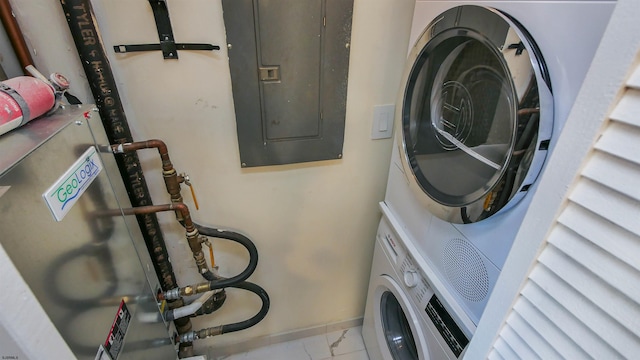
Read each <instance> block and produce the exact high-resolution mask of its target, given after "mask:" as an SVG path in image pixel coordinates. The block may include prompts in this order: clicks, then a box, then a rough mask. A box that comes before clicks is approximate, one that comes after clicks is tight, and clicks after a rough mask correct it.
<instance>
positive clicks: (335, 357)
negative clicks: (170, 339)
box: [210, 326, 369, 360]
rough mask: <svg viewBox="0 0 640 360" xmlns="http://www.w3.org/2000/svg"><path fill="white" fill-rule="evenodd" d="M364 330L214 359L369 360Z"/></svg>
mask: <svg viewBox="0 0 640 360" xmlns="http://www.w3.org/2000/svg"><path fill="white" fill-rule="evenodd" d="M361 331H362V327H361V326H358V327H353V328H349V329H344V330H338V331H334V332H330V333H327V334H323V335H316V336H311V337H308V338H303V339H299V340H294V341H288V342H283V343H279V344H274V345H270V346H265V347H261V348H258V349H255V350H252V351H249V352H246V353H241V354H235V355H230V356H222V357H215V356H210V359H213V360H328V359H331V360H369V356H367V352H366V350H365V349H364V342H363V341H362V332H361Z"/></svg>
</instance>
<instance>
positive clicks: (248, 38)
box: [222, 0, 353, 167]
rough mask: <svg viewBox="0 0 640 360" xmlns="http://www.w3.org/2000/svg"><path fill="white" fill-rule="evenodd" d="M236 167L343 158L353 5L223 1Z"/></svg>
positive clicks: (348, 1)
mask: <svg viewBox="0 0 640 360" xmlns="http://www.w3.org/2000/svg"><path fill="white" fill-rule="evenodd" d="M222 6H223V10H224V21H225V26H226V31H227V43H228V44H227V47H228V50H229V66H230V69H231V80H232V86H233V98H234V104H235V111H236V124H237V130H238V141H239V146H240V161H241V166H242V167H253V166H265V165H278V164H288V163H299V162H308V161H318V160H329V159H340V158H342V156H343V154H342V148H343V142H344V125H345V112H346V98H347V78H348V68H349V50H350V46H351V19H352V13H353V0H332V1H327V0H308V1H300V0H223V1H222Z"/></svg>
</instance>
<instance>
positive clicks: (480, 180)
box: [396, 6, 553, 223]
mask: <svg viewBox="0 0 640 360" xmlns="http://www.w3.org/2000/svg"><path fill="white" fill-rule="evenodd" d="M405 79H406V87H405V89H404V92H403V93H402V95H401V99H400V100H399V102H400V105H399V106H398V108H399V112H398V115H399V116H400V119H399V121H397V123H398V125H399V126H401V129H400V131H397V132H396V133H397V134H398V135H399V136H400V137H401V139H399V140H401V141H398V143H399V144H402V149H401V153H404V159H403V160H404V166H405V170H407V171H406V172H407V173H411V174H413V180H414V181H413V184H412V186H413V187H414V189H415V191H416V192H417V193H418V194H419V195H418V197H420V198H422V199H423V202H424V203H425V204H426V205H427V207H428V208H429V209H430V210H431V211H432V213H434V214H435V215H436V216H438V217H440V218H442V219H444V220H447V221H449V222H454V223H471V222H476V221H480V220H483V219H486V218H488V217H489V216H492V215H494V214H497V213H499V212H501V211H505V210H506V209H508V208H509V207H510V206H512V205H513V204H515V203H516V202H517V201H518V200H520V199H521V198H522V197H523V196H524V194H525V193H526V191H527V190H528V189H529V187H530V186H531V184H532V183H533V182H534V181H535V178H536V177H537V175H538V173H539V171H540V169H541V168H542V164H543V162H544V158H545V156H546V150H547V147H548V143H549V139H550V137H551V130H552V126H553V99H552V97H551V88H550V85H549V80H548V79H549V77H548V74H547V73H546V68H545V66H544V62H543V60H542V56H541V55H540V54H539V51H538V48H537V46H536V45H535V43H534V42H533V40H532V39H531V38H530V36H529V34H528V33H527V32H526V30H525V29H523V28H522V27H521V26H520V25H519V24H518V23H517V22H516V21H515V20H513V19H511V18H510V17H509V16H508V15H507V14H504V13H501V12H499V11H497V10H494V9H489V8H484V7H479V6H459V7H455V8H452V9H450V10H448V11H446V12H444V13H442V14H441V15H440V16H438V17H437V18H436V20H434V21H433V22H432V23H431V24H430V25H429V26H428V27H427V29H426V30H425V32H424V33H423V34H422V36H421V37H420V38H419V39H418V41H417V43H416V45H415V46H414V48H413V50H412V52H411V54H410V56H409V62H408V67H407V69H406V71H405Z"/></svg>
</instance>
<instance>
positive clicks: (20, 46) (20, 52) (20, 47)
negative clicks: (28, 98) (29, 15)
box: [0, 0, 33, 75]
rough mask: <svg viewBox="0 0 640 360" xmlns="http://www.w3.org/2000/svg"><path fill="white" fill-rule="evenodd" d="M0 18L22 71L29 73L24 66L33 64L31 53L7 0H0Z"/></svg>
mask: <svg viewBox="0 0 640 360" xmlns="http://www.w3.org/2000/svg"><path fill="white" fill-rule="evenodd" d="M0 19H1V20H2V25H3V26H4V29H5V31H6V32H7V36H8V37H9V40H10V41H11V46H13V51H15V53H16V56H17V57H18V61H19V62H20V66H21V67H22V71H23V72H24V74H25V75H29V73H28V72H27V71H26V70H24V68H25V67H27V66H28V65H33V59H32V58H31V53H30V52H29V48H28V47H27V43H26V42H25V41H24V36H23V35H22V31H21V30H20V26H19V25H18V21H17V20H16V18H15V17H14V16H13V10H12V9H11V4H10V3H9V0H0Z"/></svg>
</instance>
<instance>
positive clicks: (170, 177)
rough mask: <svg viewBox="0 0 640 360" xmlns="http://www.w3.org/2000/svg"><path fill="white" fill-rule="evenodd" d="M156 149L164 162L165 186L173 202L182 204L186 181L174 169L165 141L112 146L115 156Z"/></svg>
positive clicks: (154, 140)
mask: <svg viewBox="0 0 640 360" xmlns="http://www.w3.org/2000/svg"><path fill="white" fill-rule="evenodd" d="M154 148H155V149H158V153H160V159H161V160H162V176H163V178H164V184H165V186H166V188H167V192H168V193H169V195H170V196H171V202H172V203H182V201H183V198H182V194H180V183H181V182H183V181H184V178H183V177H182V176H178V173H177V172H176V170H175V169H174V168H173V164H172V163H171V159H170V158H169V149H168V148H167V144H165V142H164V141H162V140H158V139H152V140H147V141H137V142H132V143H125V144H115V145H111V150H112V151H113V153H114V154H122V153H128V152H133V151H138V150H142V149H154ZM178 220H179V221H181V219H180V217H178Z"/></svg>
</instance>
